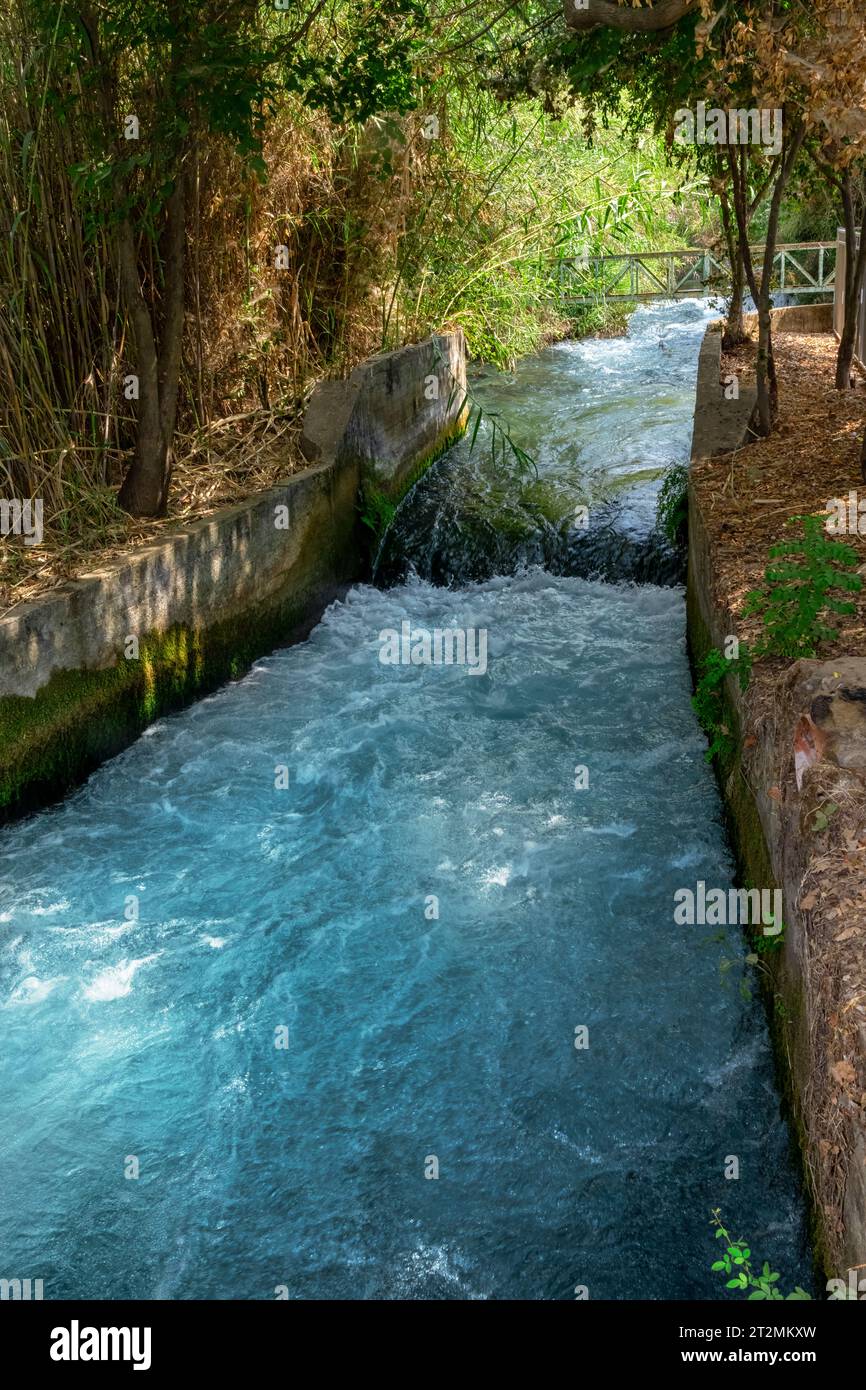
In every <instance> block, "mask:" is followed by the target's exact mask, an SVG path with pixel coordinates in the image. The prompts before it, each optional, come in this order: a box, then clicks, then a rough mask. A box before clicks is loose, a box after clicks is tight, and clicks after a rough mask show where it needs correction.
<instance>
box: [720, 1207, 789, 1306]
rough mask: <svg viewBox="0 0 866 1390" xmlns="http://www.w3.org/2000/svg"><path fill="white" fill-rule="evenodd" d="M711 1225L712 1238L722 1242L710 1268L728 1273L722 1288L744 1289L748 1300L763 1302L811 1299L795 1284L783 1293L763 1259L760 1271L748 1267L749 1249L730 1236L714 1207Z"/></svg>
mask: <svg viewBox="0 0 866 1390" xmlns="http://www.w3.org/2000/svg"><path fill="white" fill-rule="evenodd" d="M712 1225H713V1226H715V1228H716V1240H722V1241H724V1245H723V1247H722V1250H721V1254H720V1258H719V1259H717V1260H715V1261H714V1262H713V1265H712V1268H713V1270H714V1271H715V1272H716V1273H717V1274H726V1275H728V1278H727V1280H726V1281H725V1288H726V1289H736V1290H737V1291H738V1292H740V1293H743V1292H745V1290H746V1289H750V1290H751V1292H750V1293H749V1294H748V1295H747V1297H748V1301H749V1302H750V1303H754V1302H760V1301H767V1302H774V1303H783V1302H798V1301H803V1300H805V1301H806V1302H811V1295H810V1294H808V1293H806V1290H805V1289H802V1288H800V1285H799V1284H797V1285H796V1286H795V1288H794V1290H793V1292H792V1293H789V1294H784V1293H783V1292H782V1290H781V1289H780V1288H779V1287H778V1285H779V1279H780V1277H781V1276H780V1275H779V1274H778V1273H777V1272H776V1271H775V1270H772V1269H770V1266H769V1264H768V1263H767V1261H766V1260H765V1261H764V1263H763V1264H762V1265H761V1268H760V1272H759V1273H756V1272H755V1269H754V1268H753V1266H752V1252H751V1250H750V1249H749V1247H748V1245H747V1244H746V1242H745V1241H743V1240H734V1239H732V1237H731V1235H730V1232H729V1231H727V1230H726V1229H725V1227H724V1225H723V1224H722V1216H721V1212H720V1211H719V1210H718V1208H716V1209H715V1210H714V1211H713V1215H712Z"/></svg>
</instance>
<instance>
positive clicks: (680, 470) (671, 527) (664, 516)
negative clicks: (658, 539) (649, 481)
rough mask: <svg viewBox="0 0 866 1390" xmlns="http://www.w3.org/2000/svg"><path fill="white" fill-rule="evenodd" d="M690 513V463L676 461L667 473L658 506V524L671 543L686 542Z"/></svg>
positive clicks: (680, 543) (679, 543)
mask: <svg viewBox="0 0 866 1390" xmlns="http://www.w3.org/2000/svg"><path fill="white" fill-rule="evenodd" d="M688 515H689V469H688V464H685V463H676V464H674V466H673V468H669V469H668V471H667V473H666V474H665V478H664V482H663V483H662V485H661V490H660V491H659V496H658V503H657V508H656V525H657V526H658V528H659V530H660V531H663V532H664V534H665V535H666V536H667V538H668V540H669V541H670V543H671V545H682V544H684V542H685V536H686V523H687V521H688Z"/></svg>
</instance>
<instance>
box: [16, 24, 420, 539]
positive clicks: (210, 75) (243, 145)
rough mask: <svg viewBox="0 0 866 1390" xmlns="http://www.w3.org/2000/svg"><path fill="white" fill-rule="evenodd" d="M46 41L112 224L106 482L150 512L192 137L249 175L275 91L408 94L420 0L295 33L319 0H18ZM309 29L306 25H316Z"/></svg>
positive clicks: (177, 359)
mask: <svg viewBox="0 0 866 1390" xmlns="http://www.w3.org/2000/svg"><path fill="white" fill-rule="evenodd" d="M32 3H33V10H34V18H35V22H36V23H37V24H38V25H39V26H40V28H41V31H42V33H43V35H44V38H45V41H46V43H50V44H51V45H53V47H54V49H55V51H56V63H55V74H56V78H55V85H54V87H53V88H52V91H51V92H50V94H49V95H50V98H51V100H52V101H53V102H54V103H55V104H57V105H63V104H73V105H75V106H76V107H77V109H78V113H79V115H83V117H84V120H83V122H82V127H83V129H84V130H85V131H86V132H87V139H86V145H87V148H86V149H85V150H83V151H82V154H83V158H82V160H81V162H80V163H79V164H78V165H77V166H76V169H75V171H74V172H75V177H76V188H77V193H78V196H79V198H80V200H81V201H82V203H84V204H85V205H86V206H87V207H88V208H89V215H90V216H91V218H92V219H94V221H99V222H100V223H101V225H103V226H108V227H109V228H110V229H111V235H112V238H113V241H114V246H115V250H116V264H117V276H118V282H119V286H120V291H121V297H122V302H123V305H124V308H125V312H126V316H127V319H128V322H129V326H130V329H131V333H132V339H133V346H134V352H135V368H136V370H135V373H133V374H131V378H132V382H133V385H132V388H131V397H132V399H133V400H137V429H136V440H135V450H134V456H133V459H132V461H131V463H130V466H129V469H128V472H127V474H126V477H125V478H124V481H123V484H122V486H121V489H120V493H119V501H120V504H121V506H122V507H124V508H125V509H126V510H127V511H129V512H131V513H133V514H134V515H136V516H162V515H164V513H165V510H166V506H167V502H168V495H169V488H170V483H171V473H172V442H173V437H174V431H175V422H176V418H177V408H178V392H179V386H180V379H181V364H182V348H183V325H184V312H185V260H186V247H187V241H188V225H187V224H188V215H187V213H188V202H189V199H188V186H189V178H190V170H191V167H192V165H193V161H194V156H195V153H196V150H197V148H198V147H199V146H200V145H201V143H202V142H203V141H205V140H208V139H211V138H222V139H228V140H229V141H230V142H231V143H232V145H233V146H234V148H235V150H236V151H237V152H238V153H239V154H241V155H242V156H243V157H244V158H245V159H246V160H247V161H248V162H249V164H250V165H251V166H252V168H253V169H254V170H256V172H257V173H258V174H259V175H260V177H265V176H266V168H265V165H264V161H263V159H262V139H263V135H264V131H265V126H266V122H267V119H268V116H269V114H270V113H271V111H272V110H273V106H274V103H275V102H276V101H277V99H278V97H279V94H280V93H281V92H282V91H285V90H289V91H293V92H295V93H300V94H301V96H302V97H303V99H304V101H305V102H306V103H307V104H309V105H310V106H315V107H320V108H322V109H325V110H327V111H329V112H330V113H333V114H334V115H335V116H336V117H338V118H343V117H346V116H349V118H351V119H354V120H366V119H367V118H368V117H369V116H370V115H371V114H373V113H374V112H378V111H382V110H406V109H408V108H409V107H410V106H411V105H412V101H413V96H412V74H411V60H412V55H413V36H414V32H415V30H416V29H417V27H418V26H419V25H420V24H422V23H423V22H424V12H423V10H422V8H421V5H420V3H419V0H393V3H391V4H389V6H388V8H387V10H386V9H384V8H383V7H382V6H381V5H380V4H379V3H377V0H357V2H356V3H354V4H353V6H352V7H351V8H350V10H349V12H348V18H347V19H346V18H344V19H343V23H342V29H341V31H340V32H339V33H338V34H336V35H333V36H329V35H327V34H326V35H325V40H324V42H320V43H319V44H318V46H317V49H316V51H315V53H313V52H311V51H310V49H309V47H308V46H307V44H306V40H307V36H308V34H309V33H310V30H311V26H312V25H313V24H314V22H315V21H316V20H318V19H319V17H320V16H321V15H322V14H323V12H324V11H325V9H326V5H325V3H324V0H293V4H292V7H291V11H289V10H288V8H286V10H285V11H283V10H282V9H276V10H275V9H274V8H273V7H272V6H264V5H261V4H260V3H259V0H223V3H221V4H220V6H218V7H214V6H213V5H212V4H210V3H208V0H137V3H136V4H134V5H130V4H128V3H126V2H125V0H77V3H71V4H68V5H65V6H60V7H59V8H58V7H57V5H56V4H54V3H53V0H32ZM319 37H320V38H321V36H319Z"/></svg>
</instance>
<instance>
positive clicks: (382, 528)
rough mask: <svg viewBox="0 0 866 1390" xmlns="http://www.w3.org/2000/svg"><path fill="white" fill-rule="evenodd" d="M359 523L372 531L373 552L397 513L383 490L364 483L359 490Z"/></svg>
mask: <svg viewBox="0 0 866 1390" xmlns="http://www.w3.org/2000/svg"><path fill="white" fill-rule="evenodd" d="M360 514H361V524H362V525H363V526H366V527H367V529H368V531H370V532H372V542H373V547H372V548H373V550H374V552H375V551H376V550H378V549H379V546H380V545H381V544H382V541H383V539H384V536H385V532H386V531H387V530H388V527H389V526H390V525H391V522H392V521H393V520H394V517H395V516H396V514H397V507H396V504H395V503H394V502H392V501H391V500H390V498H388V497H386V496H385V494H384V492H380V491H379V490H378V488H375V487H371V486H370V485H369V484H365V485H364V487H363V488H362V490H361V506H360Z"/></svg>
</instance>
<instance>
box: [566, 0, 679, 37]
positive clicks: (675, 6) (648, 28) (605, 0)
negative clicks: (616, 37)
mask: <svg viewBox="0 0 866 1390" xmlns="http://www.w3.org/2000/svg"><path fill="white" fill-rule="evenodd" d="M699 4H700V0H656V3H655V4H654V5H653V6H652V8H648V7H646V6H641V8H640V9H639V10H634V9H632V7H631V5H618V4H617V3H616V0H586V3H585V4H582V3H581V0H577V3H575V0H562V12H563V14H564V16H565V22H566V24H567V25H568V27H569V29H577V30H578V31H583V30H586V29H595V28H596V27H597V26H598V25H600V24H603V25H605V26H606V27H607V28H608V29H622V30H623V31H624V32H625V33H627V34H654V33H657V32H659V31H660V30H662V29H671V28H673V26H674V25H675V24H678V23H679V22H680V20H681V19H683V18H684V17H685V16H686V15H687V14H694V12H695V11H696V10H697V8H698V6H699Z"/></svg>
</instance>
